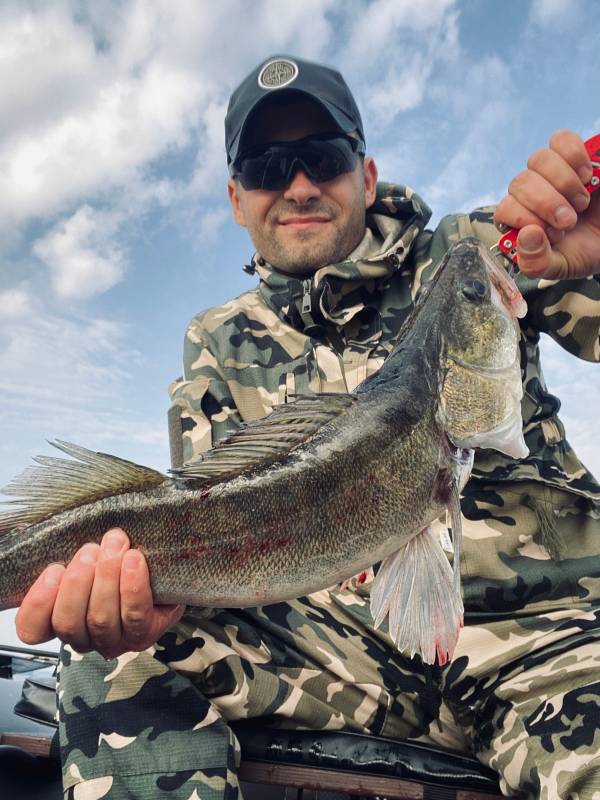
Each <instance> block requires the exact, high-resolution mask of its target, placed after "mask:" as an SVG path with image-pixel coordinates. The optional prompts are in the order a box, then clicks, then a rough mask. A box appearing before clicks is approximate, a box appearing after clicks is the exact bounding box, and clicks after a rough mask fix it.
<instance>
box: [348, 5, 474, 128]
mask: <svg viewBox="0 0 600 800" xmlns="http://www.w3.org/2000/svg"><path fill="white" fill-rule="evenodd" d="M455 5H456V3H455V0H432V2H428V3H414V2H412V0H377V2H373V3H367V4H362V3H361V4H355V13H354V14H353V16H352V19H353V25H352V28H351V30H350V31H349V33H348V36H347V41H344V44H343V45H342V46H341V48H340V52H339V62H340V64H341V65H342V72H343V73H344V74H345V75H346V76H347V77H348V76H350V75H351V76H352V81H351V82H352V85H353V86H354V87H356V88H357V94H358V95H359V96H360V99H361V101H362V102H361V105H362V106H363V110H364V111H365V112H367V113H366V115H365V116H366V117H367V119H369V122H370V123H371V124H372V125H373V126H377V127H378V128H379V129H380V128H381V126H385V127H388V126H391V125H392V124H394V120H395V118H396V116H397V115H398V114H399V113H401V112H403V111H408V110H411V109H414V108H416V107H417V106H418V105H420V103H421V102H422V101H423V99H424V96H425V92H426V89H427V85H428V81H429V79H430V76H431V75H432V73H433V72H434V70H435V69H436V67H437V65H438V64H439V62H440V61H448V60H451V59H453V58H454V57H455V56H456V55H457V53H458V50H459V46H458V25H457V20H458V16H457V14H456V12H455V11H454V8H455ZM373 115H374V117H375V118H374V119H371V117H372V116H373Z"/></svg>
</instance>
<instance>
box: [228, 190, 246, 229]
mask: <svg viewBox="0 0 600 800" xmlns="http://www.w3.org/2000/svg"><path fill="white" fill-rule="evenodd" d="M239 190H240V189H239V186H238V184H237V183H236V181H235V178H230V179H229V180H228V181H227V196H228V197H229V202H230V203H231V209H232V211H233V218H234V220H235V221H236V222H237V224H238V225H241V226H242V227H244V228H245V227H247V226H246V218H245V217H244V212H243V210H242V204H241V203H240V195H239Z"/></svg>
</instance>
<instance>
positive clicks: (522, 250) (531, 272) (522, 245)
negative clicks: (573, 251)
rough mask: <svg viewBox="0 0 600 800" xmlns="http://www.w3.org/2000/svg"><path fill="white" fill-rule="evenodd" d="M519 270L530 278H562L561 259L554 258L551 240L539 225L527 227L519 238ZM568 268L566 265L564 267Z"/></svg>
mask: <svg viewBox="0 0 600 800" xmlns="http://www.w3.org/2000/svg"><path fill="white" fill-rule="evenodd" d="M517 255H518V257H519V269H520V270H521V272H522V273H523V274H524V275H526V276H527V277H529V278H550V279H552V278H560V277H561V276H562V273H563V268H562V266H563V265H561V264H560V263H558V264H557V263H556V261H560V260H561V258H560V257H559V258H556V257H554V258H553V255H557V254H553V252H552V248H551V245H550V240H549V239H548V237H547V236H546V233H545V231H544V229H543V228H541V227H540V226H539V225H525V227H523V228H521V230H520V231H519V236H518V237H517ZM564 266H566V265H564Z"/></svg>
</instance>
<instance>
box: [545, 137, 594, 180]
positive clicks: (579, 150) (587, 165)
mask: <svg viewBox="0 0 600 800" xmlns="http://www.w3.org/2000/svg"><path fill="white" fill-rule="evenodd" d="M550 148H551V149H552V150H553V151H554V152H555V153H558V155H559V156H560V157H561V158H562V159H564V161H566V162H567V163H568V164H569V165H570V166H571V167H572V169H574V170H575V172H576V173H577V174H578V176H579V178H580V180H581V181H582V183H587V182H588V181H589V180H590V179H591V177H592V162H591V159H590V157H589V154H588V152H587V150H586V149H585V143H584V141H583V139H582V138H581V137H580V136H578V135H577V134H576V133H573V131H566V130H562V131H556V133H554V134H552V136H551V137H550Z"/></svg>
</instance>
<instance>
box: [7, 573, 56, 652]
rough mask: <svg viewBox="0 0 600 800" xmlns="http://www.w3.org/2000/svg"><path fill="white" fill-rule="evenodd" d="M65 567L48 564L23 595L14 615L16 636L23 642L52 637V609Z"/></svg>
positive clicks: (33, 642)
mask: <svg viewBox="0 0 600 800" xmlns="http://www.w3.org/2000/svg"><path fill="white" fill-rule="evenodd" d="M64 573H65V568H64V566H63V565H62V564H50V566H49V567H46V569H45V570H44V571H43V572H42V574H41V575H40V576H39V578H38V579H37V580H36V582H35V583H34V584H33V586H32V587H31V589H30V590H29V591H28V592H27V594H26V595H25V597H24V599H23V602H22V603H21V607H20V608H19V610H18V611H17V615H16V617H15V627H16V631H17V636H18V637H19V639H21V641H22V642H24V643H25V644H40V643H41V642H47V641H48V640H49V639H53V638H54V636H55V633H54V630H53V628H52V610H53V608H54V602H55V600H56V595H57V594H58V590H59V587H60V583H61V580H62V577H63V575H64Z"/></svg>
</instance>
